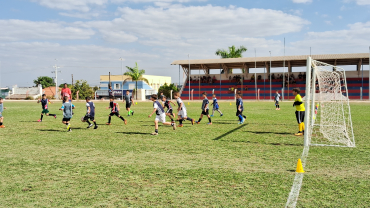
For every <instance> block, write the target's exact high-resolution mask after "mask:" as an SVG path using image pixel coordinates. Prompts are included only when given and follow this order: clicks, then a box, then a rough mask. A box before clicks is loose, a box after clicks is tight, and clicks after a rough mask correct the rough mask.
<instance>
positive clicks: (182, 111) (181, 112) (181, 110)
mask: <svg viewBox="0 0 370 208" xmlns="http://www.w3.org/2000/svg"><path fill="white" fill-rule="evenodd" d="M173 97H174V98H175V99H176V102H177V105H178V108H177V112H178V120H179V123H180V125H179V126H178V127H183V125H182V121H185V119H186V120H188V121H191V124H192V125H194V119H192V118H189V117H188V116H187V112H186V107H185V105H184V102H182V100H181V98H180V93H179V92H175V94H174V96H173Z"/></svg>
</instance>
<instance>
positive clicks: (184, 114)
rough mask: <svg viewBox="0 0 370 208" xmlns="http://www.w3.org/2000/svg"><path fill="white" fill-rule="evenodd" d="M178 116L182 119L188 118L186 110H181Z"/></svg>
mask: <svg viewBox="0 0 370 208" xmlns="http://www.w3.org/2000/svg"><path fill="white" fill-rule="evenodd" d="M178 115H179V116H181V117H182V118H185V117H188V116H187V114H186V110H185V109H182V110H180V111H179V114H178Z"/></svg>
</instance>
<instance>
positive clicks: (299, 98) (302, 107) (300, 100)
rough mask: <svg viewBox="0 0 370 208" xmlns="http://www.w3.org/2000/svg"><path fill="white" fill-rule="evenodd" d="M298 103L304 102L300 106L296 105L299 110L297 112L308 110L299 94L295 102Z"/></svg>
mask: <svg viewBox="0 0 370 208" xmlns="http://www.w3.org/2000/svg"><path fill="white" fill-rule="evenodd" d="M297 101H298V102H302V104H300V105H295V108H296V109H297V111H305V110H306V109H305V108H304V103H303V100H302V97H301V95H300V94H297V95H296V96H295V99H294V102H297Z"/></svg>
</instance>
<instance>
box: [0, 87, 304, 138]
mask: <svg viewBox="0 0 370 208" xmlns="http://www.w3.org/2000/svg"><path fill="white" fill-rule="evenodd" d="M129 93H130V92H129V91H127V92H126V95H125V99H124V100H123V102H125V101H126V110H127V111H128V116H130V115H131V116H132V115H134V111H131V109H130V108H131V105H132V104H134V103H133V99H132V96H130V95H129ZM202 95H203V102H202V106H201V109H202V112H201V114H200V117H199V119H198V121H195V120H194V119H192V118H190V117H188V115H187V111H186V107H185V104H184V102H183V101H182V99H181V98H180V93H179V92H175V93H174V98H175V99H176V102H177V112H178V117H177V119H176V116H175V113H174V112H173V108H172V105H171V103H172V104H173V105H174V106H176V104H175V103H173V102H172V101H170V100H167V98H166V96H164V95H163V94H162V95H161V96H160V99H161V101H162V104H161V103H160V102H159V101H158V96H157V95H156V94H153V95H152V96H151V98H150V100H151V101H152V102H153V111H152V113H151V114H149V116H148V117H149V118H150V117H151V116H152V115H153V114H154V113H155V114H156V117H155V120H154V124H155V131H154V132H153V133H152V135H158V123H159V122H161V123H162V124H164V125H168V126H172V128H173V130H176V127H183V121H185V120H188V121H190V122H191V124H192V125H194V123H196V124H199V123H200V122H201V121H202V119H203V116H204V115H205V116H207V118H208V123H207V124H208V125H211V124H212V119H211V117H212V116H214V112H215V111H218V112H219V113H220V116H223V114H222V112H221V111H220V109H219V104H218V101H217V98H216V95H215V94H213V95H212V97H213V103H212V104H211V105H212V106H213V110H212V115H209V100H208V98H207V93H206V92H204V93H203V94H202ZM293 95H294V96H295V100H294V103H293V106H294V107H296V112H295V114H296V118H297V122H298V127H299V131H298V133H296V134H295V135H296V136H302V135H303V134H304V122H303V121H304V116H305V107H304V104H303V100H302V97H301V96H300V90H299V88H294V89H293ZM241 97H242V95H241V93H237V94H236V116H237V117H238V119H239V123H238V124H243V123H244V122H245V119H246V116H244V115H243V111H244V106H243V100H242V98H241ZM109 100H110V102H109V106H108V107H107V109H111V111H110V114H109V116H108V122H107V123H106V125H111V119H112V116H117V117H118V118H120V119H121V120H122V121H123V122H124V124H125V125H127V120H126V119H124V118H123V117H122V116H121V115H120V114H119V111H120V108H119V104H118V103H117V102H115V101H114V97H113V96H111V97H110V98H109ZM279 100H280V94H279V92H278V91H276V95H275V106H276V110H280V106H279ZM37 103H41V107H42V112H41V118H40V119H39V120H38V122H42V120H43V117H44V114H45V115H46V116H53V117H54V118H55V119H56V118H57V116H56V114H51V113H49V104H51V103H52V102H51V101H49V99H47V98H46V95H45V94H43V95H42V99H40V100H38V101H37ZM165 108H167V110H166V111H165ZM4 109H6V108H5V107H4V106H3V98H1V97H0V128H5V126H4V125H3V120H4V118H3V116H2V112H3V110H4ZM73 109H75V106H74V105H73V104H72V103H71V100H69V98H68V97H67V96H65V97H63V104H62V107H61V108H60V109H59V110H61V111H63V119H62V123H63V124H65V125H66V127H67V131H69V132H70V131H72V128H71V124H70V120H71V118H72V116H73ZM166 116H168V117H169V118H170V119H171V122H166ZM175 119H176V120H177V121H178V122H179V125H178V126H176V123H175ZM81 121H82V122H87V123H88V126H87V128H91V127H92V126H93V124H92V123H91V122H90V121H92V122H93V123H94V129H97V128H98V125H97V124H96V121H95V105H94V103H93V102H92V101H91V98H90V97H87V98H86V114H85V116H84V117H82V118H81Z"/></svg>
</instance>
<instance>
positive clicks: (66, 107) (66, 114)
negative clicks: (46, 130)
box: [61, 102, 75, 118]
mask: <svg viewBox="0 0 370 208" xmlns="http://www.w3.org/2000/svg"><path fill="white" fill-rule="evenodd" d="M74 107H75V106H74V105H73V104H72V103H69V102H68V103H67V102H66V103H63V105H62V107H61V109H63V118H72V108H74Z"/></svg>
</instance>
